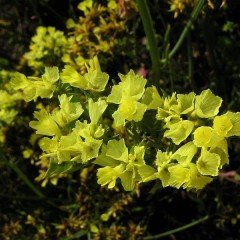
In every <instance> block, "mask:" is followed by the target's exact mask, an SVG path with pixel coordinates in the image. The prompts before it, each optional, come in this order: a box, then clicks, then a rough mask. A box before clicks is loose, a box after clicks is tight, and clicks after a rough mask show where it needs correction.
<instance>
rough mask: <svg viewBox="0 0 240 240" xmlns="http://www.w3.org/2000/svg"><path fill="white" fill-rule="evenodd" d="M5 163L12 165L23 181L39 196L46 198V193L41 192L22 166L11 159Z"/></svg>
mask: <svg viewBox="0 0 240 240" xmlns="http://www.w3.org/2000/svg"><path fill="white" fill-rule="evenodd" d="M1 155H2V153H1ZM4 162H5V164H6V165H7V166H8V167H10V168H11V169H12V170H13V171H14V172H15V173H16V174H17V175H18V177H19V178H21V179H22V180H23V182H24V183H25V184H26V185H27V186H28V187H29V188H30V189H31V190H32V191H33V192H34V193H35V194H36V195H37V196H38V197H39V198H45V195H44V194H43V193H42V192H40V191H39V190H38V189H37V188H36V187H35V186H34V185H33V184H32V182H31V181H30V180H29V179H28V178H27V176H26V175H25V174H24V173H23V172H22V170H21V169H20V168H18V166H17V165H16V164H15V163H14V162H13V161H11V160H9V161H4Z"/></svg>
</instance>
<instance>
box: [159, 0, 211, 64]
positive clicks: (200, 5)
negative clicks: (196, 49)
mask: <svg viewBox="0 0 240 240" xmlns="http://www.w3.org/2000/svg"><path fill="white" fill-rule="evenodd" d="M205 1H206V0H199V1H198V3H197V5H196V6H195V7H194V9H193V11H192V13H191V16H190V19H189V20H188V22H187V24H186V26H185V27H184V29H183V31H182V33H181V35H180V37H179V39H178V41H177V43H176V44H175V46H174V47H173V49H172V50H171V52H170V53H169V55H168V59H171V58H172V57H173V56H174V55H175V54H176V53H177V51H178V50H179V49H180V47H181V46H182V44H183V42H184V40H185V38H186V37H187V35H188V32H189V31H190V28H191V26H192V25H193V23H194V22H195V20H196V19H197V18H198V16H199V14H200V13H201V10H202V8H203V6H204V3H205ZM166 60H167V59H164V61H163V62H165V61H166Z"/></svg>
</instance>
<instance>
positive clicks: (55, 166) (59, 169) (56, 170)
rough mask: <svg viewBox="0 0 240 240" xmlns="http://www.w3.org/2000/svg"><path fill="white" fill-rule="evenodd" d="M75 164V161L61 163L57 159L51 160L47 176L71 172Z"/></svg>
mask: <svg viewBox="0 0 240 240" xmlns="http://www.w3.org/2000/svg"><path fill="white" fill-rule="evenodd" d="M73 165H74V163H73V162H62V163H60V164H59V163H57V162H56V161H54V160H51V161H50V166H49V168H48V170H47V172H46V175H45V177H52V176H55V175H59V174H61V173H66V172H69V171H70V170H71V169H72V167H73Z"/></svg>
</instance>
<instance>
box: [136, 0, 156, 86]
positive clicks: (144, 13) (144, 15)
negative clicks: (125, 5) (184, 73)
mask: <svg viewBox="0 0 240 240" xmlns="http://www.w3.org/2000/svg"><path fill="white" fill-rule="evenodd" d="M136 2H137V5H138V9H139V12H140V16H141V19H142V22H143V28H144V32H145V34H146V37H147V42H148V46H149V52H150V57H151V61H152V71H153V80H154V81H155V82H157V81H158V80H159V79H160V56H159V50H158V45H157V39H156V34H155V30H154V27H153V21H152V18H151V14H150V11H149V8H148V5H147V1H146V0H136Z"/></svg>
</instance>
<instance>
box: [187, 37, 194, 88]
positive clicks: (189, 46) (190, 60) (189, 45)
mask: <svg viewBox="0 0 240 240" xmlns="http://www.w3.org/2000/svg"><path fill="white" fill-rule="evenodd" d="M187 40H188V43H187V53H188V80H189V83H190V86H191V88H192V90H195V87H194V82H193V56H192V38H191V33H190V32H189V33H188V38H187Z"/></svg>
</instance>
